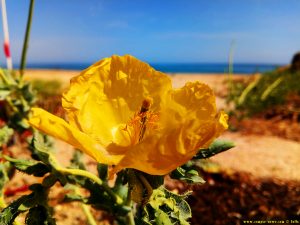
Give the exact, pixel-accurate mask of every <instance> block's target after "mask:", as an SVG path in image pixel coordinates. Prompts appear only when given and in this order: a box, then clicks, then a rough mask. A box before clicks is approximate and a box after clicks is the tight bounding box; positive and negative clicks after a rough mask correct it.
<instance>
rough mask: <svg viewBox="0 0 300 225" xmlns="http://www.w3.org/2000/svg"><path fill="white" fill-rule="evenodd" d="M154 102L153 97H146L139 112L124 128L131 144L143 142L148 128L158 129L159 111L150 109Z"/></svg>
mask: <svg viewBox="0 0 300 225" xmlns="http://www.w3.org/2000/svg"><path fill="white" fill-rule="evenodd" d="M152 103H153V100H152V98H149V97H147V98H145V99H144V100H143V102H142V106H141V109H140V111H139V112H137V113H136V114H135V115H134V117H133V118H132V119H131V120H130V121H129V122H128V123H127V124H126V126H125V127H124V128H123V129H122V130H123V131H124V132H126V133H127V135H128V137H129V139H130V142H131V145H135V144H137V143H138V142H141V141H142V140H143V138H144V136H145V133H146V130H147V129H148V130H151V129H158V126H157V121H158V119H159V116H158V113H154V112H152V111H150V107H151V105H152Z"/></svg>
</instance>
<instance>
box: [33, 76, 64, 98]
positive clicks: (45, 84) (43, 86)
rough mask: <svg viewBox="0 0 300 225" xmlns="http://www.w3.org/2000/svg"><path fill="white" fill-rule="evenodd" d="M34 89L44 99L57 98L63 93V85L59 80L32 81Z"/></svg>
mask: <svg viewBox="0 0 300 225" xmlns="http://www.w3.org/2000/svg"><path fill="white" fill-rule="evenodd" d="M32 87H33V89H34V90H36V91H37V94H38V95H39V96H42V97H51V96H56V95H60V94H61V92H62V83H61V82H60V81H59V80H41V79H36V80H33V81H32Z"/></svg>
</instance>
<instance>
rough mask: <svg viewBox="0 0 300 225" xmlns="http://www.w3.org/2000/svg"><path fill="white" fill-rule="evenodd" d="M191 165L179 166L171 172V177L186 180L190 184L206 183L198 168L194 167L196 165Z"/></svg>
mask: <svg viewBox="0 0 300 225" xmlns="http://www.w3.org/2000/svg"><path fill="white" fill-rule="evenodd" d="M189 166H190V165H188V166H186V165H183V166H182V167H178V168H177V169H176V170H173V171H172V172H171V173H170V177H171V178H172V179H177V180H181V181H184V182H186V183H188V184H204V183H205V180H204V179H203V178H202V177H200V175H199V173H198V171H197V170H194V169H193V167H194V166H191V167H189ZM184 168H186V169H184Z"/></svg>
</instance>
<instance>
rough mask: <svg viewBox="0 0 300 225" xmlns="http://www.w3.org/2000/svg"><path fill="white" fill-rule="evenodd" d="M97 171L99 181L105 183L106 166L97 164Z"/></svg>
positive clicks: (106, 175)
mask: <svg viewBox="0 0 300 225" xmlns="http://www.w3.org/2000/svg"><path fill="white" fill-rule="evenodd" d="M97 171H98V175H99V177H100V179H101V180H103V181H105V182H106V181H107V179H108V165H106V164H102V163H98V164H97Z"/></svg>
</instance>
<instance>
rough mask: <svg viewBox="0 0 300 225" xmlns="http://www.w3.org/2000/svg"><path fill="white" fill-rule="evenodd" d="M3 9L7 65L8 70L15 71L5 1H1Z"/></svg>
mask: <svg viewBox="0 0 300 225" xmlns="http://www.w3.org/2000/svg"><path fill="white" fill-rule="evenodd" d="M1 6H2V7H1V8H2V23H3V33H4V45H3V47H4V54H5V57H6V65H7V69H8V70H12V69H13V64H12V59H11V55H10V45H9V32H8V22H7V13H6V3H5V0H1Z"/></svg>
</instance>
